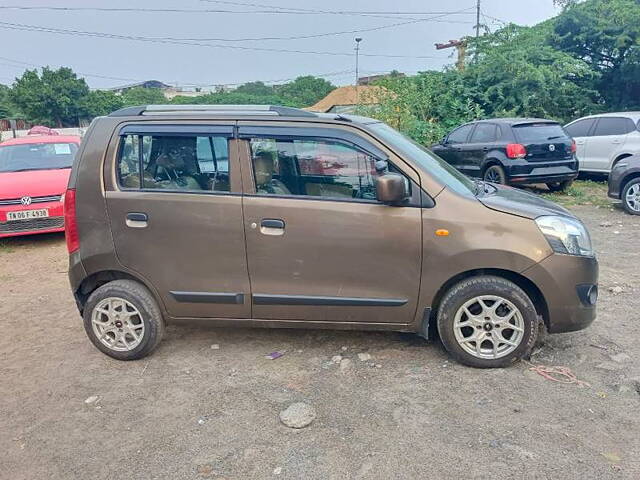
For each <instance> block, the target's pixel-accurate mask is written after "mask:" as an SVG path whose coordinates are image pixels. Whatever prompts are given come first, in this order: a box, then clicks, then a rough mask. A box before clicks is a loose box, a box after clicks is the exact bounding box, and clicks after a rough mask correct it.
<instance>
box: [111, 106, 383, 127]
mask: <svg viewBox="0 0 640 480" xmlns="http://www.w3.org/2000/svg"><path fill="white" fill-rule="evenodd" d="M109 117H134V118H135V117H138V118H144V119H145V120H148V119H158V120H168V119H171V120H177V119H180V120H187V119H196V118H198V119H205V118H206V119H223V120H224V119H233V120H277V121H282V120H287V121H301V120H302V121H313V120H314V119H315V120H322V121H337V122H349V123H357V124H361V125H368V124H373V123H380V121H379V120H375V119H373V118H369V117H363V116H360V115H350V114H342V113H316V112H310V111H307V110H302V109H298V108H292V107H284V106H280V105H189V104H188V105H140V106H135V107H126V108H123V109H120V110H116V111H115V112H112V113H111V114H109Z"/></svg>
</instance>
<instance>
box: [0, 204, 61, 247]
mask: <svg viewBox="0 0 640 480" xmlns="http://www.w3.org/2000/svg"><path fill="white" fill-rule="evenodd" d="M29 210H46V211H47V214H48V216H46V217H39V218H30V219H26V220H8V219H7V213H9V212H19V211H29ZM62 231H64V215H63V205H62V202H61V201H55V202H46V203H35V202H34V203H32V204H31V205H28V206H24V205H0V238H4V237H16V236H19V235H31V234H34V233H51V232H62Z"/></svg>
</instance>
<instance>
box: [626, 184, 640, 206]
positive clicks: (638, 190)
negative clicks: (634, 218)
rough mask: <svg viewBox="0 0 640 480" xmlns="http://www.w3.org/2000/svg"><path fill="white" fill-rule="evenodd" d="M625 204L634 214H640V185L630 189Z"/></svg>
mask: <svg viewBox="0 0 640 480" xmlns="http://www.w3.org/2000/svg"><path fill="white" fill-rule="evenodd" d="M624 199H625V202H626V203H627V205H628V206H629V208H630V209H631V210H633V211H634V212H640V183H636V184H634V185H632V186H631V187H629V189H628V190H627V193H626V194H625V196H624Z"/></svg>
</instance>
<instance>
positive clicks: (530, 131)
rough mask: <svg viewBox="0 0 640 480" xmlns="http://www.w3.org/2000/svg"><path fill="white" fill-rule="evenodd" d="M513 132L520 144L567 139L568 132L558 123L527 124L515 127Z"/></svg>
mask: <svg viewBox="0 0 640 480" xmlns="http://www.w3.org/2000/svg"><path fill="white" fill-rule="evenodd" d="M513 131H514V132H515V135H516V138H517V139H518V141H519V142H520V143H525V144H526V143H546V142H550V141H552V140H560V139H563V138H567V134H566V132H565V131H564V130H563V129H562V127H561V126H560V125H559V124H557V123H527V124H524V125H514V127H513Z"/></svg>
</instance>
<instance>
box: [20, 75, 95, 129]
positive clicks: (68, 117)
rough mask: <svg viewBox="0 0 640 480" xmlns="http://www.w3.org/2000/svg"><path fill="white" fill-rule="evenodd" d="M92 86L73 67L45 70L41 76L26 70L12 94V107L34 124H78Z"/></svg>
mask: <svg viewBox="0 0 640 480" xmlns="http://www.w3.org/2000/svg"><path fill="white" fill-rule="evenodd" d="M88 93H89V87H88V86H87V84H86V82H85V81H84V79H82V78H78V77H77V76H76V74H75V73H73V71H72V70H71V69H70V68H66V67H62V68H59V69H57V70H52V69H50V68H49V67H44V68H43V69H42V70H41V73H38V71H37V70H27V71H25V72H24V74H23V75H22V77H20V78H18V79H17V80H16V81H15V83H14V84H13V87H12V88H11V90H10V91H9V95H8V97H9V99H10V101H11V103H12V104H14V105H15V106H16V108H17V109H18V110H19V111H20V112H21V113H22V114H23V115H24V116H25V117H26V120H28V121H30V122H33V123H42V124H45V125H49V126H56V127H65V126H76V125H78V120H79V117H80V116H81V113H82V112H81V108H80V103H81V101H82V99H83V98H84V97H85V96H87V95H88Z"/></svg>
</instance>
